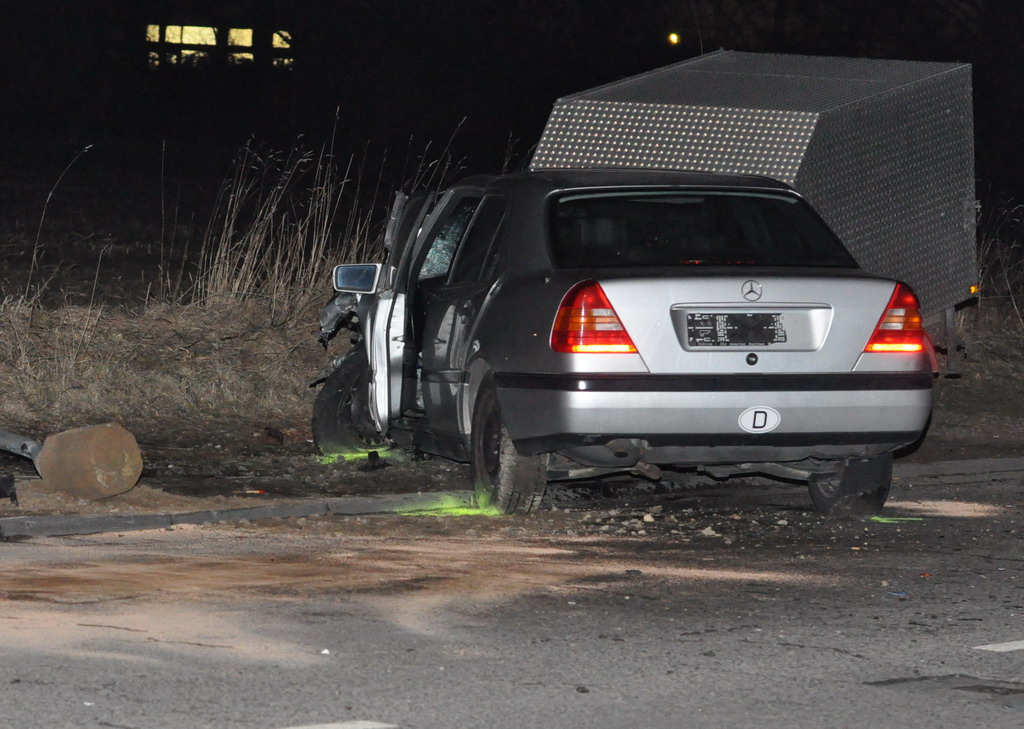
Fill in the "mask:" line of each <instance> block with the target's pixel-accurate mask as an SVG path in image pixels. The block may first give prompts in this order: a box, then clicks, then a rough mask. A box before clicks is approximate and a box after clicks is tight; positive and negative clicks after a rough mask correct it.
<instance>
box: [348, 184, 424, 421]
mask: <svg viewBox="0 0 1024 729" xmlns="http://www.w3.org/2000/svg"><path fill="white" fill-rule="evenodd" d="M432 199H433V196H432V195H430V194H428V193H418V194H416V195H411V196H409V195H405V194H404V193H401V192H399V193H397V194H396V195H395V201H394V203H393V204H392V207H391V213H390V215H389V217H388V224H387V228H386V229H385V232H384V246H385V248H386V249H387V251H388V261H387V265H386V266H385V267H384V272H383V273H382V281H381V283H380V284H379V290H378V292H377V295H376V300H375V301H374V303H373V306H372V307H370V309H369V310H368V311H367V312H366V314H365V315H366V317H367V319H368V321H366V322H364V326H363V334H364V337H365V338H366V351H367V355H368V357H369V360H370V371H371V377H370V386H369V390H370V392H369V402H370V415H371V417H372V418H373V421H374V425H376V426H377V429H378V430H379V431H380V432H381V433H383V434H386V433H387V432H388V429H389V428H390V426H391V421H392V419H393V418H394V417H396V416H397V415H398V414H400V412H401V393H402V369H403V368H402V366H403V362H404V359H405V344H406V340H405V336H404V332H405V327H406V319H407V308H408V307H407V283H406V282H407V278H408V269H409V267H410V266H411V261H412V259H413V257H414V253H415V249H416V240H417V237H418V234H419V232H420V230H421V228H422V226H423V221H424V217H425V216H426V211H427V209H428V206H429V203H430V201H431V200H432Z"/></svg>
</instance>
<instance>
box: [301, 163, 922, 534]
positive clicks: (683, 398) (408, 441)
mask: <svg viewBox="0 0 1024 729" xmlns="http://www.w3.org/2000/svg"><path fill="white" fill-rule="evenodd" d="M385 238H386V241H385V243H386V247H387V249H388V260H387V261H386V262H385V263H370V264H351V265H343V266H338V267H337V268H336V269H335V272H334V279H335V280H334V285H335V289H336V290H337V291H338V292H339V293H338V294H337V295H336V296H335V298H334V299H332V300H331V302H330V303H329V304H328V305H327V306H326V307H325V308H324V310H323V311H322V312H321V322H320V323H321V336H322V338H323V339H324V340H326V339H328V338H330V337H331V336H333V335H334V334H335V333H336V332H338V331H340V330H342V329H348V330H350V331H351V332H352V337H353V342H354V343H355V346H354V347H353V348H352V350H351V351H350V352H349V353H348V354H347V355H346V356H344V357H341V358H339V359H337V360H336V361H335V362H334V363H333V370H332V371H330V372H329V374H326V376H325V377H323V378H321V379H322V380H323V387H322V389H321V390H320V392H319V394H318V397H317V400H316V403H315V405H314V413H313V429H314V436H315V440H316V443H317V445H318V447H319V448H320V449H321V450H322V451H323V452H325V453H342V454H350V453H353V452H357V451H360V450H361V451H364V452H365V451H366V450H367V449H374V448H380V447H382V445H383V444H392V445H397V446H401V447H404V448H407V449H412V450H414V451H419V452H425V453H431V454H436V455H440V456H444V457H447V458H451V459H455V460H458V461H463V462H468V463H469V464H471V472H472V478H473V481H474V486H475V491H476V494H477V497H478V500H479V501H480V503H481V505H489V506H491V507H492V508H497V509H499V510H501V511H503V512H513V511H529V510H530V509H532V508H535V507H536V506H537V505H538V504H539V503H540V499H541V496H542V495H543V491H544V487H545V484H546V483H547V482H548V481H550V480H561V479H573V478H583V477H598V476H601V475H604V474H610V473H615V472H623V471H625V472H635V473H638V474H642V475H644V476H647V477H649V478H658V477H659V476H660V474H661V472H662V469H664V468H672V469H697V470H700V471H703V472H706V473H708V474H710V475H712V476H714V477H722V478H724V477H728V476H731V475H735V474H764V475H769V476H775V477H780V478H785V479H798V480H802V481H806V482H807V483H808V485H809V490H810V496H811V499H812V500H813V503H814V505H815V506H816V508H817V509H819V510H820V511H822V512H826V513H833V514H837V515H845V516H866V515H872V514H875V513H877V512H878V511H879V510H880V509H881V508H882V506H883V504H884V503H885V500H886V497H887V496H888V492H889V486H890V481H891V473H892V453H893V451H894V450H897V449H899V448H901V447H903V446H906V445H908V444H911V443H913V442H915V441H916V440H918V439H919V438H920V437H921V436H922V433H923V430H924V428H925V425H926V422H927V420H928V416H929V413H930V410H931V387H932V377H933V364H932V363H933V361H934V355H933V353H932V348H931V344H930V341H929V339H928V336H927V334H926V333H925V331H924V329H923V328H922V322H921V315H920V311H919V307H918V302H917V299H916V297H915V295H914V293H913V291H911V290H910V288H909V287H908V286H907V285H905V284H903V283H900V282H897V281H892V280H888V279H885V278H881V277H878V276H875V275H872V274H871V273H868V272H866V271H863V270H861V269H860V268H859V267H858V265H857V262H856V261H855V260H854V259H853V258H852V257H851V256H850V254H849V253H848V252H847V251H846V249H845V248H844V247H843V245H842V243H841V242H840V241H839V240H838V238H837V237H836V236H835V234H834V233H832V232H831V231H830V230H829V228H828V227H827V226H826V225H825V223H824V222H823V221H822V220H821V219H820V218H819V217H818V215H817V214H816V213H815V212H814V210H812V209H811V207H810V206H809V205H808V204H807V203H806V202H805V201H804V200H803V199H802V198H801V197H800V196H799V195H798V194H797V193H795V192H794V191H793V190H792V189H791V188H789V187H787V186H786V185H784V184H782V183H779V182H775V181H772V180H769V179H765V178H760V177H752V176H733V175H714V174H705V173H681V172H656V171H640V170H618V169H615V170H611V169H604V170H575V171H553V172H528V173H517V174H509V175H502V176H489V177H474V178H470V179H467V180H465V181H463V182H460V183H458V184H456V185H454V186H452V187H451V188H449V189H448V190H446V191H445V192H444V193H443V194H440V195H436V196H431V195H419V196H413V197H406V196H403V195H399V196H398V199H397V200H396V205H395V208H394V209H393V211H392V216H391V220H390V222H389V225H388V230H387V233H386V235H385Z"/></svg>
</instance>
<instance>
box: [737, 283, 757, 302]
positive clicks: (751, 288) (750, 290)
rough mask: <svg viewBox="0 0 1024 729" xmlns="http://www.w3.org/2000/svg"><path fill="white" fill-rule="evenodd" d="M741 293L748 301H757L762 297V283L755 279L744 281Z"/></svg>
mask: <svg viewBox="0 0 1024 729" xmlns="http://www.w3.org/2000/svg"><path fill="white" fill-rule="evenodd" d="M740 293H742V294H743V298H744V299H746V300H747V301H757V300H758V299H760V298H761V284H759V283H758V282H757V281H754V280H750V281H744V282H743V286H742V287H741V288H740Z"/></svg>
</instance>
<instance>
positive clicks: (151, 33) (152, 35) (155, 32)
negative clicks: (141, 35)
mask: <svg viewBox="0 0 1024 729" xmlns="http://www.w3.org/2000/svg"><path fill="white" fill-rule="evenodd" d="M146 40H147V41H149V42H150V43H159V42H160V26H159V25H147V26H146Z"/></svg>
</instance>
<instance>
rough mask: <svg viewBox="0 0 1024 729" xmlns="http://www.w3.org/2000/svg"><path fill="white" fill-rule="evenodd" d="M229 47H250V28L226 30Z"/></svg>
mask: <svg viewBox="0 0 1024 729" xmlns="http://www.w3.org/2000/svg"><path fill="white" fill-rule="evenodd" d="M228 45H229V46H246V47H251V46H252V28H230V29H228Z"/></svg>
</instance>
